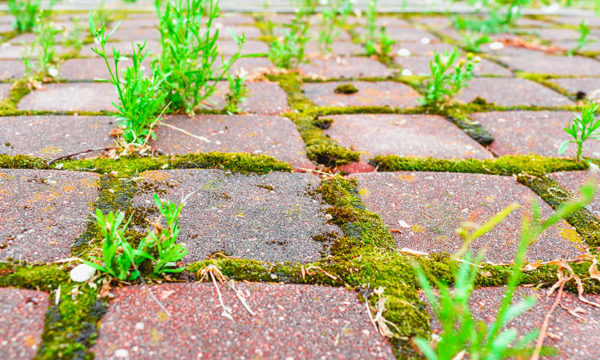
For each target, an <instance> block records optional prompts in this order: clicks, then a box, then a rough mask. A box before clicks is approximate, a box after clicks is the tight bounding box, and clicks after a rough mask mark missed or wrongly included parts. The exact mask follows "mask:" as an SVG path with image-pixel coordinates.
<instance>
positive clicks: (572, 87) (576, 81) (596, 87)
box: [551, 78, 600, 97]
mask: <svg viewBox="0 0 600 360" xmlns="http://www.w3.org/2000/svg"><path fill="white" fill-rule="evenodd" d="M551 81H552V82H554V83H556V84H558V85H559V86H561V87H562V88H563V89H565V90H567V91H568V92H569V93H571V94H574V95H577V94H578V93H581V94H580V96H581V97H585V96H588V95H592V94H596V96H600V79H599V78H566V79H553V80H551Z"/></svg>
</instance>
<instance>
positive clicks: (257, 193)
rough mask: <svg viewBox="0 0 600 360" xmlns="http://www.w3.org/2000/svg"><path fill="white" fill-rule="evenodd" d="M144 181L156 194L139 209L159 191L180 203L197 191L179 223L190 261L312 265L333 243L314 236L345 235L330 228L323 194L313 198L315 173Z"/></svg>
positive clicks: (210, 174) (170, 174)
mask: <svg viewBox="0 0 600 360" xmlns="http://www.w3.org/2000/svg"><path fill="white" fill-rule="evenodd" d="M142 179H143V180H142V181H143V182H144V183H143V184H141V188H142V189H144V188H145V187H149V188H151V189H152V190H150V191H148V193H146V192H145V191H144V192H142V193H139V194H137V195H136V197H135V198H134V206H136V207H146V206H150V207H154V202H153V201H152V200H151V199H152V194H153V193H154V192H156V188H158V189H159V190H158V192H159V193H160V194H161V196H162V197H163V198H169V199H171V200H172V201H178V202H179V201H181V199H182V198H183V197H184V196H186V195H188V194H191V193H192V192H194V191H196V192H195V193H193V195H191V196H190V197H189V199H188V201H187V204H186V206H185V208H184V209H183V212H182V214H181V218H180V221H179V225H180V228H181V234H180V237H179V238H180V241H181V242H182V243H185V244H186V245H187V248H188V250H189V254H188V255H187V256H186V257H185V258H184V259H183V261H186V262H193V261H200V260H204V259H205V258H206V257H207V256H209V255H210V254H213V253H215V252H223V253H225V254H227V255H229V256H234V257H242V258H247V259H256V260H265V261H269V262H279V261H292V262H302V263H306V262H310V261H315V260H317V259H319V258H320V257H321V254H326V253H327V250H326V248H327V247H328V245H329V244H328V241H325V242H323V241H319V240H321V239H318V240H315V239H313V236H316V235H322V234H326V233H330V232H336V231H339V230H338V228H337V227H335V226H332V225H326V218H325V214H324V212H323V211H324V209H325V207H324V205H321V203H320V199H319V196H318V195H309V194H311V193H312V191H313V190H314V189H315V188H316V187H317V186H318V185H319V178H318V177H317V176H314V175H309V174H300V173H271V174H268V175H262V176H258V175H241V174H227V173H225V172H222V171H217V170H181V171H151V172H146V173H143V174H142ZM145 184H146V185H145ZM165 192H166V193H165ZM326 237H327V236H326Z"/></svg>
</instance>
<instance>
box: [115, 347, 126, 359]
mask: <svg viewBox="0 0 600 360" xmlns="http://www.w3.org/2000/svg"><path fill="white" fill-rule="evenodd" d="M115 357H117V358H126V357H129V351H127V350H125V349H118V350H116V351H115Z"/></svg>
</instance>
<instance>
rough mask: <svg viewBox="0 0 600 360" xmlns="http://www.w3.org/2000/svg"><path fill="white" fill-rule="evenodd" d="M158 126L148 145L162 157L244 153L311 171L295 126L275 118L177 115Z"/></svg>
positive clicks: (283, 119)
mask: <svg viewBox="0 0 600 360" xmlns="http://www.w3.org/2000/svg"><path fill="white" fill-rule="evenodd" d="M165 124H167V125H171V126H175V127H176V128H178V129H181V130H184V131H186V132H187V133H188V134H192V135H188V134H186V133H184V132H182V131H179V130H175V129H173V128H171V127H167V126H160V125H159V126H158V127H157V129H156V135H157V140H155V141H153V142H152V143H151V144H152V146H153V147H154V148H156V149H157V150H158V151H160V152H162V153H165V154H188V153H195V152H211V151H219V152H244V153H249V154H265V155H269V156H273V157H275V158H276V159H278V160H281V161H285V162H289V163H290V164H292V166H294V167H298V168H311V167H313V165H312V164H311V162H310V161H309V160H308V159H307V158H306V155H305V154H306V152H305V149H304V142H303V141H302V139H301V138H300V134H298V131H297V130H296V127H295V126H294V124H293V123H292V122H291V121H290V120H289V119H287V118H283V117H277V116H248V115H233V116H226V115H199V116H196V117H193V118H191V117H187V116H177V117H170V118H168V119H167V120H165Z"/></svg>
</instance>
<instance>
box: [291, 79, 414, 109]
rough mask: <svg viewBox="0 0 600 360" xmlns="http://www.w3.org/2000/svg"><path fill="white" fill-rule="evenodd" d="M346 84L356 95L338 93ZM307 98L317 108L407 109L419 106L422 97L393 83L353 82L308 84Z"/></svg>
mask: <svg viewBox="0 0 600 360" xmlns="http://www.w3.org/2000/svg"><path fill="white" fill-rule="evenodd" d="M344 84H352V85H354V86H355V87H356V88H357V89H358V92H357V93H354V94H340V93H336V92H335V89H336V88H337V87H338V86H340V85H344ZM303 91H304V93H305V94H306V96H307V97H308V98H309V99H310V100H311V101H312V102H313V103H315V105H317V106H390V107H396V108H407V107H416V106H418V105H419V104H418V99H419V98H420V97H421V95H420V94H419V93H418V92H416V91H415V90H413V89H412V88H411V87H409V86H408V85H404V84H402V83H398V82H392V81H378V82H366V81H353V82H328V83H314V84H311V83H306V84H304V86H303Z"/></svg>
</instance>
